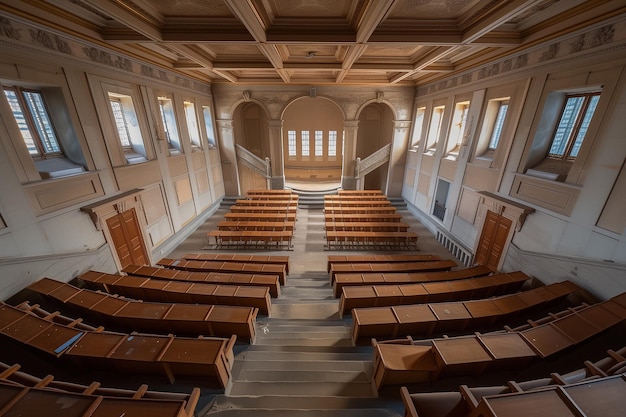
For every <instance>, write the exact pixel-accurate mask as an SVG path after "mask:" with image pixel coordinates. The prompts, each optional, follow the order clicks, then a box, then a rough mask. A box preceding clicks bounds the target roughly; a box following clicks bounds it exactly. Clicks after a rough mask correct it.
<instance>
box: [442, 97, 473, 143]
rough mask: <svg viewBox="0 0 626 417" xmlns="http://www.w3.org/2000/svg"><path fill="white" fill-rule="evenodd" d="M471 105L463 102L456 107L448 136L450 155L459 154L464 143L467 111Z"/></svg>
mask: <svg viewBox="0 0 626 417" xmlns="http://www.w3.org/2000/svg"><path fill="white" fill-rule="evenodd" d="M469 104H470V102H469V101H463V102H459V103H456V105H455V106H454V116H453V119H452V126H451V127H450V134H449V135H448V145H447V153H448V154H452V155H458V154H459V150H460V149H461V144H462V143H463V137H464V135H465V124H466V122H467V111H468V109H469Z"/></svg>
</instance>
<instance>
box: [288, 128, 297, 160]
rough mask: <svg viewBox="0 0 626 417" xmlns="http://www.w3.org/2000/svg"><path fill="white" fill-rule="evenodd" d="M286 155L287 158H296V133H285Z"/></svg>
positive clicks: (291, 131)
mask: <svg viewBox="0 0 626 417" xmlns="http://www.w3.org/2000/svg"><path fill="white" fill-rule="evenodd" d="M287 153H288V154H289V156H296V131H295V130H290V131H288V132H287Z"/></svg>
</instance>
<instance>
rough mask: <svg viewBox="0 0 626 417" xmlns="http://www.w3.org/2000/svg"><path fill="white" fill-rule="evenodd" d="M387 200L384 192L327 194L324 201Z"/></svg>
mask: <svg viewBox="0 0 626 417" xmlns="http://www.w3.org/2000/svg"><path fill="white" fill-rule="evenodd" d="M355 200H387V196H386V195H384V194H366V195H363V194H360V195H354V194H326V195H324V201H355Z"/></svg>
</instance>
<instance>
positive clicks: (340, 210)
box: [324, 206, 396, 215]
mask: <svg viewBox="0 0 626 417" xmlns="http://www.w3.org/2000/svg"><path fill="white" fill-rule="evenodd" d="M395 213H396V208H395V207H393V206H389V207H338V206H333V207H324V215H327V214H332V215H337V214H365V215H370V214H395Z"/></svg>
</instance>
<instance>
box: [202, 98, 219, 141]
mask: <svg viewBox="0 0 626 417" xmlns="http://www.w3.org/2000/svg"><path fill="white" fill-rule="evenodd" d="M202 115H203V116H204V128H205V129H206V137H207V142H209V147H212V148H214V147H215V146H216V145H215V133H214V132H213V118H212V116H211V108H210V107H207V106H202Z"/></svg>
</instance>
